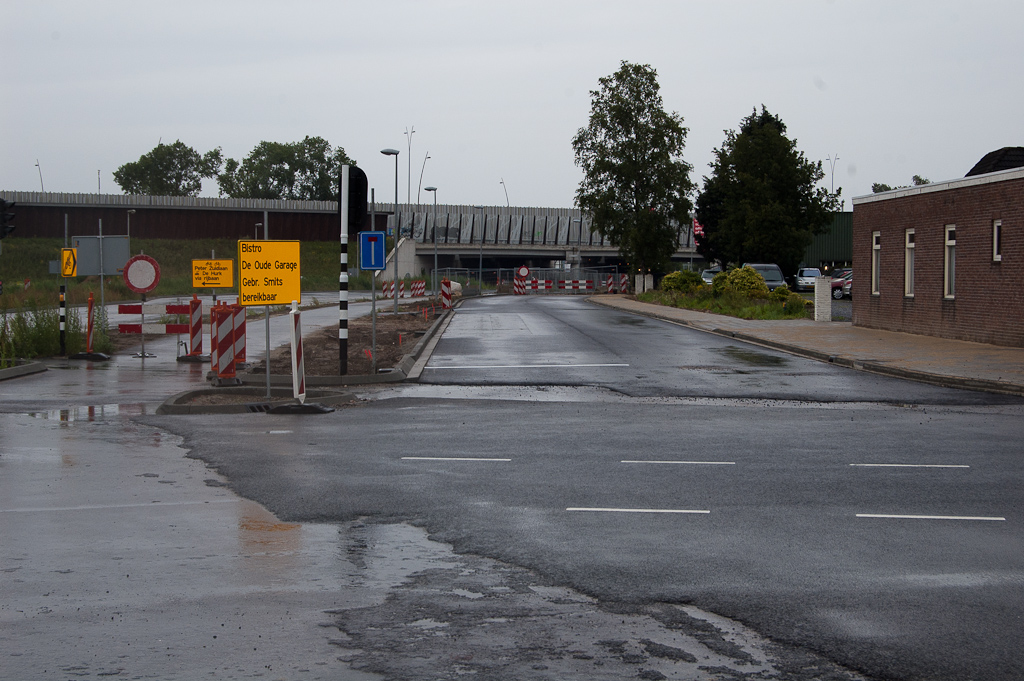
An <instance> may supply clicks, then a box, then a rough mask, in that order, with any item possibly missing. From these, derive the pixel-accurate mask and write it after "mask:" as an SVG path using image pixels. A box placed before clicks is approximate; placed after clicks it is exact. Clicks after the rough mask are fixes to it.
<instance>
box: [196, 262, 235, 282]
mask: <svg viewBox="0 0 1024 681" xmlns="http://www.w3.org/2000/svg"><path fill="white" fill-rule="evenodd" d="M234 285H235V261H234V260H193V261H192V286H193V287H194V288H233V287H234Z"/></svg>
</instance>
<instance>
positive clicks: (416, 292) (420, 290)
mask: <svg viewBox="0 0 1024 681" xmlns="http://www.w3.org/2000/svg"><path fill="white" fill-rule="evenodd" d="M411 288H412V297H413V298H422V297H423V296H425V295H427V282H425V281H414V282H412V287H411Z"/></svg>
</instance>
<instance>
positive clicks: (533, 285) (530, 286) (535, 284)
mask: <svg viewBox="0 0 1024 681" xmlns="http://www.w3.org/2000/svg"><path fill="white" fill-rule="evenodd" d="M554 287H555V282H553V281H552V280H550V279H531V280H530V281H528V282H526V283H525V288H526V290H527V291H550V290H551V289H553V288H554Z"/></svg>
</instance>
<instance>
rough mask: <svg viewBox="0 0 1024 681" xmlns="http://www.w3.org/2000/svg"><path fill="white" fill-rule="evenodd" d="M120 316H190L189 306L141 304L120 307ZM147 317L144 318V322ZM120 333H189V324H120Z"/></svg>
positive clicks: (118, 326)
mask: <svg viewBox="0 0 1024 681" xmlns="http://www.w3.org/2000/svg"><path fill="white" fill-rule="evenodd" d="M117 313H118V314H137V315H145V314H155V315H160V316H163V315H188V314H189V306H188V305H156V304H153V305H143V304H141V303H135V304H127V305H118V306H117ZM144 319H145V317H143V320H144ZM117 330H118V332H119V333H189V325H188V324H177V323H175V324H146V323H144V322H140V323H138V324H118V325H117Z"/></svg>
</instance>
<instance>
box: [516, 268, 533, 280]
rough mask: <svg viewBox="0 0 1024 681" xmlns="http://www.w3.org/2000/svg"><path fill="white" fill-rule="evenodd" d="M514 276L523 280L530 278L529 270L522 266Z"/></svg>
mask: <svg viewBox="0 0 1024 681" xmlns="http://www.w3.org/2000/svg"><path fill="white" fill-rule="evenodd" d="M516 274H518V275H519V276H520V277H522V278H523V279H525V278H526V277H528V276H530V268H529V267H527V266H526V265H523V266H522V267H520V268H519V269H518V270H516Z"/></svg>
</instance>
